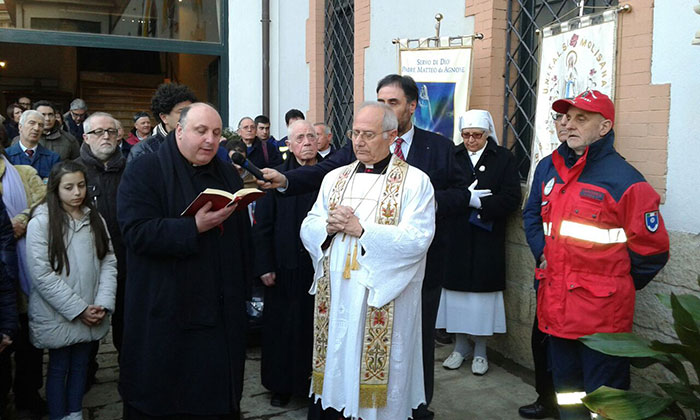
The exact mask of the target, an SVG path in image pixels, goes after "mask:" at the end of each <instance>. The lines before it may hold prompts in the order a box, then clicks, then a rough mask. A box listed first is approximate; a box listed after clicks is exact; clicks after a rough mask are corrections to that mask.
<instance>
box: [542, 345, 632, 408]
mask: <svg viewBox="0 0 700 420" xmlns="http://www.w3.org/2000/svg"><path fill="white" fill-rule="evenodd" d="M549 362H550V365H551V368H552V379H553V381H554V389H555V390H556V393H557V394H558V395H559V394H562V393H570V392H582V391H583V392H586V393H591V392H593V391H595V390H596V389H598V388H599V387H601V386H603V385H606V386H609V387H611V388H617V389H629V387H630V362H629V359H628V358H626V357H617V356H608V355H607V354H603V353H600V352H598V351H595V350H593V349H590V348H588V347H586V345H585V344H583V343H581V342H580V341H578V340H567V339H564V338H559V337H554V336H550V338H549ZM559 414H560V416H561V419H562V420H568V419H590V413H589V411H588V409H587V408H586V407H585V406H584V405H583V404H572V405H566V406H563V405H561V404H560V405H559Z"/></svg>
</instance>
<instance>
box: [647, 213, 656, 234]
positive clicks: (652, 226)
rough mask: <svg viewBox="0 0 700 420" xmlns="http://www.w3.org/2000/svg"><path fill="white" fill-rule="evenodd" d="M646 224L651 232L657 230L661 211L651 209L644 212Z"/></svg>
mask: <svg viewBox="0 0 700 420" xmlns="http://www.w3.org/2000/svg"><path fill="white" fill-rule="evenodd" d="M644 226H646V227H647V230H648V231H649V232H651V233H654V232H656V230H657V229H658V228H659V211H658V210H655V211H649V212H646V213H644Z"/></svg>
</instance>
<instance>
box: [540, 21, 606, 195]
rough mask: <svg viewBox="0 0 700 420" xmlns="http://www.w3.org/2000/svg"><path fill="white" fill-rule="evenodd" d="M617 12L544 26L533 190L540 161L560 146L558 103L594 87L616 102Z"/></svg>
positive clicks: (541, 46) (541, 45)
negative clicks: (554, 106)
mask: <svg viewBox="0 0 700 420" xmlns="http://www.w3.org/2000/svg"><path fill="white" fill-rule="evenodd" d="M618 11H619V9H610V10H606V11H605V12H602V13H597V14H591V15H585V16H581V17H577V18H573V19H570V20H568V21H566V22H563V23H557V24H553V25H549V26H546V27H544V28H542V32H541V43H540V67H539V77H538V81H537V107H536V110H535V136H534V141H533V142H532V151H531V152H532V153H531V157H532V159H531V162H530V165H531V166H530V173H529V176H528V186H529V185H530V184H531V183H532V176H533V175H534V173H535V167H536V166H537V164H538V163H539V162H540V160H542V159H543V158H544V157H546V156H549V154H551V153H552V152H553V151H554V150H555V149H556V148H557V147H559V144H560V143H559V139H558V138H557V133H556V131H555V128H554V117H555V116H556V114H555V113H554V112H553V111H552V103H553V102H554V101H556V100H557V99H572V98H574V97H576V96H578V95H579V94H580V93H582V92H585V91H587V90H594V89H595V90H598V91H600V92H602V93H604V94H606V95H608V96H609V97H610V99H612V100H613V101H614V93H615V92H614V87H615V71H616V63H615V60H616V55H617V54H616V51H617V19H618Z"/></svg>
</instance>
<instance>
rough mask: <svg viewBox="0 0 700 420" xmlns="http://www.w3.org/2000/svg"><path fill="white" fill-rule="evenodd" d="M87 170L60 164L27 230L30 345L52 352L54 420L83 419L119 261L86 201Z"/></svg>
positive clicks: (49, 392) (49, 391)
mask: <svg viewBox="0 0 700 420" xmlns="http://www.w3.org/2000/svg"><path fill="white" fill-rule="evenodd" d="M85 174H86V170H85V168H84V167H83V166H82V165H80V164H78V163H75V162H70V161H67V162H60V163H58V164H56V165H55V166H54V167H53V169H52V170H51V174H50V175H49V180H48V184H47V191H46V198H45V199H44V201H43V202H42V203H41V204H40V205H38V206H37V207H36V208H35V209H34V211H33V214H32V218H31V220H30V222H29V225H28V227H27V257H28V258H27V261H28V262H29V264H28V265H29V272H30V274H31V277H32V289H31V293H30V295H29V330H30V338H31V341H32V344H34V346H35V347H37V348H45V349H49V366H48V373H47V377H46V399H47V402H48V406H49V419H51V420H54V419H64V418H68V419H82V404H83V393H84V392H85V382H86V379H87V366H88V360H89V357H90V349H91V342H93V341H95V340H99V339H101V338H102V337H104V336H105V335H106V334H107V332H108V331H109V313H111V312H112V311H113V310H114V297H115V291H116V285H117V280H116V279H117V261H116V258H115V257H114V253H113V252H112V247H111V244H110V240H109V236H108V233H107V228H106V227H105V223H104V220H103V219H102V217H101V216H100V215H99V213H98V212H97V209H96V208H95V207H94V205H93V204H92V203H91V202H90V200H86V198H85V197H86V189H87V187H86V179H85V177H86V175H85Z"/></svg>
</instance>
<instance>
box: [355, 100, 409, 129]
mask: <svg viewBox="0 0 700 420" xmlns="http://www.w3.org/2000/svg"><path fill="white" fill-rule="evenodd" d="M369 107H372V108H379V109H381V110H382V111H384V117H383V118H382V131H391V130H396V129H398V128H399V120H398V118H396V114H394V110H393V109H391V107H390V106H389V105H387V104H385V103H383V102H377V101H365V102H362V104H360V107H359V108H358V109H357V112H358V113H359V112H360V111H361V110H363V109H365V108H369ZM385 136H386V133H385Z"/></svg>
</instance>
